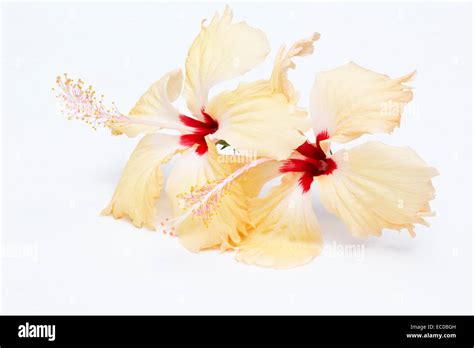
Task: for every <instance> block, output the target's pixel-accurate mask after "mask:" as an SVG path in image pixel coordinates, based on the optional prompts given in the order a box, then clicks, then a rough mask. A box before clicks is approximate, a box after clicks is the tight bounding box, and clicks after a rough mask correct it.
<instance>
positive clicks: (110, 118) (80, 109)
mask: <svg viewBox="0 0 474 348" xmlns="http://www.w3.org/2000/svg"><path fill="white" fill-rule="evenodd" d="M56 86H57V89H58V90H59V94H58V95H57V96H56V97H57V98H58V99H59V102H60V103H61V105H62V107H61V112H62V113H63V114H65V115H66V116H67V118H68V119H70V120H71V119H76V120H82V121H84V122H85V123H86V124H88V125H89V126H91V127H92V129H94V130H95V129H97V128H98V127H100V126H104V127H110V126H111V125H112V124H113V123H114V122H116V121H118V120H121V119H122V118H124V117H125V116H124V115H122V114H121V113H120V112H119V111H118V109H117V107H116V105H115V103H112V107H107V106H105V105H104V96H103V95H101V96H100V98H99V99H98V98H97V96H96V91H95V90H94V89H93V88H92V86H88V87H84V81H82V80H81V79H77V81H74V80H72V79H70V78H69V77H68V75H67V74H63V75H62V76H61V75H59V76H57V78H56ZM53 89H54V90H56V88H53Z"/></svg>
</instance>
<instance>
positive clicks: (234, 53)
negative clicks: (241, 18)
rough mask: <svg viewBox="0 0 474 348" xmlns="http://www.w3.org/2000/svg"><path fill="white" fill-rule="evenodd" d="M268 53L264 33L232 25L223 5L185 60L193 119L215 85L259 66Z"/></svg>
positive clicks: (245, 25) (199, 112) (198, 113)
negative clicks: (222, 10)
mask: <svg viewBox="0 0 474 348" xmlns="http://www.w3.org/2000/svg"><path fill="white" fill-rule="evenodd" d="M269 52H270V46H269V43H268V41H267V38H266V36H265V34H264V33H263V32H262V31H261V30H259V29H255V28H253V27H251V26H249V25H247V24H246V23H245V22H240V23H232V10H231V9H230V8H229V7H228V6H226V8H225V10H224V13H223V14H222V16H220V15H219V14H218V13H216V14H215V16H214V18H213V19H212V21H211V22H210V23H209V25H208V26H207V27H206V26H204V25H202V28H201V32H200V33H199V35H198V36H197V38H196V39H195V40H194V42H193V44H192V46H191V48H190V50H189V53H188V57H187V59H186V85H185V94H186V99H187V105H188V108H189V109H190V110H191V112H192V113H193V114H194V115H195V116H196V117H199V118H200V117H202V116H201V109H202V108H203V107H204V106H205V105H206V104H207V98H208V93H209V90H210V89H211V88H212V87H213V86H215V85H216V84H218V83H220V82H223V81H227V80H230V79H232V78H235V77H237V76H240V75H242V74H244V73H246V72H247V71H249V70H251V69H253V68H254V67H255V66H257V65H258V64H260V63H261V62H262V61H263V60H264V59H265V57H266V56H267V54H268V53H269Z"/></svg>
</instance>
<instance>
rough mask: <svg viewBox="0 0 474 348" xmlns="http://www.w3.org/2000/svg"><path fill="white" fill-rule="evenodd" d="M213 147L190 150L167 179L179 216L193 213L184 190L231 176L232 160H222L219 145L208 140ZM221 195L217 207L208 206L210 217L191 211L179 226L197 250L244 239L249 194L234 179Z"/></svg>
mask: <svg viewBox="0 0 474 348" xmlns="http://www.w3.org/2000/svg"><path fill="white" fill-rule="evenodd" d="M208 147H209V150H208V152H207V153H205V154H204V155H202V156H200V155H198V154H196V152H195V151H190V152H187V153H186V154H184V155H183V156H182V157H181V158H179V159H178V160H177V161H176V163H175V165H174V166H173V168H172V170H171V173H170V176H169V178H168V180H167V183H166V193H167V194H168V197H169V199H170V200H171V202H172V206H173V210H174V213H175V216H176V217H180V216H182V215H183V214H186V213H189V211H190V208H189V207H186V206H185V205H183V202H182V200H181V199H180V196H181V195H182V194H183V193H190V192H196V190H198V189H200V188H202V187H204V186H206V185H213V184H214V183H216V182H218V181H220V180H221V179H223V178H225V177H226V176H228V175H229V174H230V173H231V172H232V170H231V168H230V166H229V164H226V163H219V161H218V157H217V156H218V155H217V151H216V148H215V145H214V144H213V143H211V142H209V141H208ZM222 192H223V195H222V196H221V197H220V198H219V199H218V205H217V207H216V208H215V209H212V208H211V209H208V210H206V211H207V212H208V215H206V216H205V217H206V218H209V219H203V217H202V216H201V217H199V216H196V215H194V214H192V215H189V216H188V217H186V218H185V219H184V221H182V222H180V223H179V225H178V226H177V227H176V230H175V232H174V233H175V234H177V235H178V237H179V239H180V242H181V243H182V244H183V245H184V246H185V247H186V248H187V249H188V250H191V251H194V252H197V251H199V250H203V249H208V248H221V249H227V248H230V247H231V244H233V243H237V242H239V241H240V240H241V237H242V235H244V234H245V233H246V229H245V226H246V224H247V223H248V212H247V208H248V206H247V198H246V196H245V194H244V192H243V190H242V188H241V186H240V184H239V183H238V182H233V183H232V184H231V185H230V186H228V187H227V188H226V189H225V190H223V191H222Z"/></svg>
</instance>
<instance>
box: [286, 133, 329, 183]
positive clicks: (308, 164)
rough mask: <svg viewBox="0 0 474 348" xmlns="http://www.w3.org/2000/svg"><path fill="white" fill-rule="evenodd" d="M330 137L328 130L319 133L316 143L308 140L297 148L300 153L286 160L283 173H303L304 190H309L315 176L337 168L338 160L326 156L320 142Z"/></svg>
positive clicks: (301, 179)
mask: <svg viewBox="0 0 474 348" xmlns="http://www.w3.org/2000/svg"><path fill="white" fill-rule="evenodd" d="M328 138H329V135H328V132H327V131H323V132H321V133H319V134H318V135H317V137H316V143H315V144H311V143H309V142H307V141H306V142H305V143H304V144H302V145H300V146H299V147H298V148H297V149H296V151H297V152H298V153H299V155H297V156H296V157H294V158H290V159H288V160H286V161H285V162H284V163H283V165H282V166H281V167H280V172H282V173H289V172H297V173H303V175H302V176H301V177H300V179H299V183H300V185H301V187H302V188H303V192H308V191H309V189H310V188H311V184H312V183H313V179H314V177H315V176H319V175H329V174H331V173H332V172H333V171H334V170H335V169H336V168H337V165H336V162H334V160H332V159H331V158H326V155H325V154H324V151H323V150H322V149H321V146H320V144H319V143H320V142H321V141H322V140H326V139H328Z"/></svg>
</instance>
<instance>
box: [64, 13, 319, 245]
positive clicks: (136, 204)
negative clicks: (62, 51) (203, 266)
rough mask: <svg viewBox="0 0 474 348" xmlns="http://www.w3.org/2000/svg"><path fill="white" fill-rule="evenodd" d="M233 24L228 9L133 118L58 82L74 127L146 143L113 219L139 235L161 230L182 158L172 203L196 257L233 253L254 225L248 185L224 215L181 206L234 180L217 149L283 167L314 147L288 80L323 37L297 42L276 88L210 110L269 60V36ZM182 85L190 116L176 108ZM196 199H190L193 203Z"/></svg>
mask: <svg viewBox="0 0 474 348" xmlns="http://www.w3.org/2000/svg"><path fill="white" fill-rule="evenodd" d="M232 17H233V16H232V11H231V10H230V8H229V7H226V8H225V10H224V12H223V14H222V15H220V14H218V13H216V15H215V16H214V17H213V19H212V20H211V21H210V23H208V24H207V25H206V24H205V23H203V24H202V25H201V31H200V33H199V35H198V36H197V37H196V39H195V40H194V42H193V44H192V45H191V48H190V49H189V52H188V55H187V58H186V62H185V74H184V76H183V73H182V72H181V70H179V69H178V70H174V71H171V72H169V73H167V74H166V75H164V76H163V77H162V78H161V79H160V80H159V81H157V82H156V83H154V84H153V85H152V86H151V87H150V88H149V89H148V90H147V91H146V92H145V94H143V96H142V97H141V98H140V99H139V100H138V102H137V103H136V105H135V106H134V107H133V108H132V109H131V111H130V112H129V113H128V114H127V115H124V114H121V113H120V112H119V111H118V110H117V109H116V108H115V106H114V107H113V108H106V107H105V106H104V104H103V102H102V100H97V99H96V97H95V93H94V91H93V90H92V89H91V88H89V89H84V87H83V82H82V81H81V80H79V81H78V82H74V81H72V80H71V79H69V78H67V76H66V78H65V80H64V81H63V79H62V78H60V77H59V78H58V85H59V87H60V89H61V91H62V92H61V94H60V98H61V99H62V101H63V102H64V106H65V112H66V113H67V114H68V115H69V116H70V117H72V118H80V119H83V120H85V121H86V122H88V123H90V124H91V125H92V126H93V127H97V126H99V125H105V126H107V127H109V128H111V129H112V132H113V134H115V135H119V134H126V135H128V136H129V137H135V136H137V135H139V134H144V137H143V139H141V141H140V142H139V143H138V145H137V147H136V149H135V150H134V152H133V153H132V155H131V157H130V159H129V161H128V163H127V165H126V167H125V170H124V172H123V175H122V177H121V178H120V181H119V183H118V185H117V188H116V190H115V193H114V195H113V197H112V200H111V202H110V204H109V205H108V206H107V207H106V208H105V209H104V211H103V213H104V214H106V215H112V216H114V217H115V218H123V217H128V218H129V219H130V220H131V221H132V223H133V224H134V225H135V226H137V227H142V226H146V227H148V228H151V229H154V228H155V227H156V224H157V221H158V209H157V204H158V205H159V202H158V200H159V198H160V195H161V193H162V189H163V186H164V178H163V174H162V172H161V169H160V167H161V165H163V164H164V163H166V162H168V161H169V160H170V159H171V158H172V157H173V156H174V155H176V154H181V157H180V158H178V159H177V161H176V163H175V165H174V166H173V168H172V170H171V173H170V176H169V179H168V181H167V183H166V193H167V197H168V198H169V200H170V201H171V202H170V204H171V207H172V209H173V216H174V219H171V222H172V223H171V229H172V232H173V233H174V234H176V235H178V236H179V238H180V240H181V242H182V243H183V244H184V245H185V247H187V248H188V249H190V250H192V251H198V250H201V249H206V248H224V249H225V248H228V247H230V246H231V245H234V244H236V243H239V242H240V241H241V238H242V236H244V235H246V227H247V225H248V224H249V216H248V206H247V204H248V202H247V196H246V194H245V192H244V190H247V189H248V188H246V187H242V185H241V184H240V183H239V182H237V183H233V185H232V187H227V186H226V185H225V182H224V186H225V195H222V196H223V197H220V196H219V206H218V207H217V206H213V207H212V209H205V207H204V209H203V206H202V205H199V206H197V207H196V206H194V205H193V204H190V205H189V204H188V205H185V206H183V204H182V202H183V199H182V197H183V196H186V195H187V193H188V192H190V191H192V190H194V188H202V187H203V186H206V185H212V184H216V185H217V184H219V183H221V182H222V181H223V179H224V178H225V177H226V176H228V175H230V174H231V173H232V170H233V169H234V167H233V166H232V165H231V164H226V163H220V162H219V161H218V153H217V149H216V146H215V144H216V143H218V142H224V143H225V144H231V145H232V146H233V147H234V148H236V149H238V150H241V151H247V150H248V151H252V152H254V153H256V154H258V156H261V157H263V158H266V159H273V160H283V159H285V158H288V157H289V156H290V154H291V153H292V151H293V149H294V148H296V147H297V146H298V145H299V144H301V143H302V142H303V141H304V140H305V137H304V135H303V132H305V131H307V130H308V129H309V128H310V126H311V124H310V122H309V118H308V116H307V113H306V112H305V111H304V110H303V109H301V108H299V107H297V105H296V102H297V99H298V98H297V93H296V92H295V90H294V88H293V86H292V84H291V83H290V81H289V80H288V77H287V73H288V70H289V69H294V68H295V65H294V62H293V60H292V59H293V58H294V57H296V56H305V55H308V54H311V53H312V52H313V43H314V41H316V40H317V39H318V38H319V34H313V35H311V36H310V37H309V38H307V39H304V40H300V41H298V42H296V43H295V44H294V45H293V46H291V47H290V49H288V50H286V49H285V47H282V48H281V50H280V51H279V53H278V55H277V58H276V60H275V63H274V67H273V71H272V75H271V77H270V78H269V79H263V80H259V81H255V82H251V83H241V84H239V85H238V87H237V88H236V89H234V90H230V91H224V92H222V93H220V94H218V95H216V96H215V97H213V98H211V99H210V100H209V91H210V90H211V89H212V88H213V87H214V86H216V85H217V84H219V83H221V82H224V81H228V80H230V79H233V78H236V77H239V76H240V75H242V74H244V73H246V72H248V71H249V70H251V69H253V68H254V67H255V66H257V65H258V64H260V63H261V62H262V61H263V60H264V59H265V57H266V56H267V54H268V53H269V51H270V48H269V44H268V41H267V38H266V36H265V34H264V33H263V32H262V31H261V30H259V29H256V28H253V27H251V26H249V25H248V24H246V23H245V22H239V23H234V22H233V20H232ZM183 84H184V96H185V98H186V104H187V107H188V109H189V111H190V114H185V113H182V112H181V111H179V110H178V109H177V108H176V107H175V105H174V104H173V103H174V102H175V101H176V100H177V99H178V97H179V96H180V95H181V91H182V90H183ZM170 131H172V132H171V133H170ZM173 132H174V133H173ZM201 192H202V191H201ZM161 196H163V195H161ZM188 196H189V195H188ZM188 196H186V197H188ZM188 198H189V197H188ZM201 198H202V197H201ZM193 199H194V198H193V196H192V195H191V196H190V198H189V199H188V202H190V201H192V200H193ZM212 202H216V200H215V197H214V196H213V198H212V199H210V200H208V201H206V200H205V203H208V204H212ZM210 215H212V219H210ZM196 216H197V217H198V218H197V219H196ZM178 222H179V223H178Z"/></svg>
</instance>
